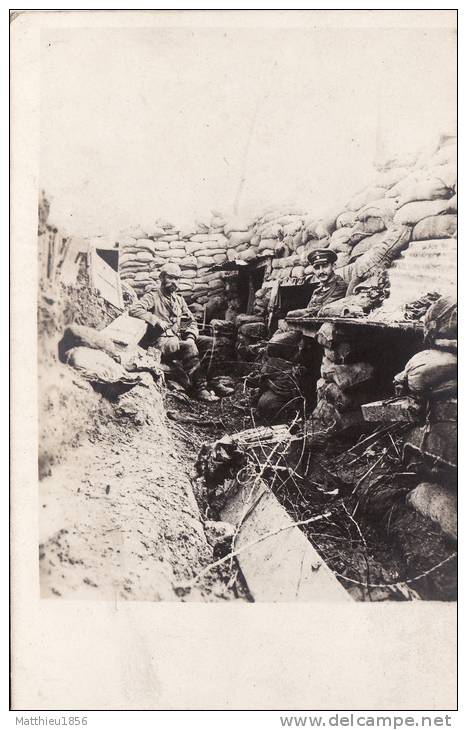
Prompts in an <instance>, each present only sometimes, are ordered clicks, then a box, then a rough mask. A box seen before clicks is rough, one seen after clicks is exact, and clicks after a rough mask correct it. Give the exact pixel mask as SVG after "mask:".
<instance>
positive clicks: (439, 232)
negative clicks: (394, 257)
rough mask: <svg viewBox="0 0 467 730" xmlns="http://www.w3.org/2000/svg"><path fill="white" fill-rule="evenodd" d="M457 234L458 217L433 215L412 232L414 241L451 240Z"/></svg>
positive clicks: (418, 224)
mask: <svg viewBox="0 0 467 730" xmlns="http://www.w3.org/2000/svg"><path fill="white" fill-rule="evenodd" d="M456 233H457V215H452V214H451V215H432V216H429V217H428V218H424V219H423V220H421V221H420V222H419V223H417V225H416V226H415V227H414V229H413V231H412V240H413V241H430V240H431V239H433V238H450V237H453V236H455V235H456Z"/></svg>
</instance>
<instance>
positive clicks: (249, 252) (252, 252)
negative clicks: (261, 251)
mask: <svg viewBox="0 0 467 730" xmlns="http://www.w3.org/2000/svg"><path fill="white" fill-rule="evenodd" d="M256 255H257V250H256V248H253V247H250V248H247V249H246V250H245V251H241V252H240V253H237V256H236V258H237V259H238V261H251V259H254V258H255V257H256Z"/></svg>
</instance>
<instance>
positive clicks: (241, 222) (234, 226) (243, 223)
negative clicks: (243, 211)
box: [224, 216, 253, 236]
mask: <svg viewBox="0 0 467 730" xmlns="http://www.w3.org/2000/svg"><path fill="white" fill-rule="evenodd" d="M252 223H253V221H252V220H251V219H250V218H241V217H240V216H235V217H233V218H229V219H228V221H227V223H226V224H225V226H224V233H225V235H226V236H228V235H229V234H230V233H233V232H234V231H235V232H237V233H238V232H243V233H244V232H245V231H248V230H249V229H250V228H251V227H252Z"/></svg>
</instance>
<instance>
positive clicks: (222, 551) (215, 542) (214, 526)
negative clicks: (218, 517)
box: [204, 520, 235, 557]
mask: <svg viewBox="0 0 467 730" xmlns="http://www.w3.org/2000/svg"><path fill="white" fill-rule="evenodd" d="M204 532H205V534H206V539H207V541H208V543H209V544H210V546H211V547H212V549H213V551H214V553H215V555H216V556H219V557H222V556H223V555H227V553H229V552H230V549H231V545H232V539H233V536H234V535H235V526H234V525H232V524H231V523H230V522H220V521H219V522H214V521H212V520H208V521H207V522H205V523H204Z"/></svg>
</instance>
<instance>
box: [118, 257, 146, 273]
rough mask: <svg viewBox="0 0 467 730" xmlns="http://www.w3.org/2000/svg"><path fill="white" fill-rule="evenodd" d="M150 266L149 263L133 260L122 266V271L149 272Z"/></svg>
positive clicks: (125, 262)
mask: <svg viewBox="0 0 467 730" xmlns="http://www.w3.org/2000/svg"><path fill="white" fill-rule="evenodd" d="M148 270H149V266H148V262H147V261H137V260H136V259H132V260H131V261H124V262H123V263H122V264H121V265H120V271H134V272H136V271H148Z"/></svg>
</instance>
